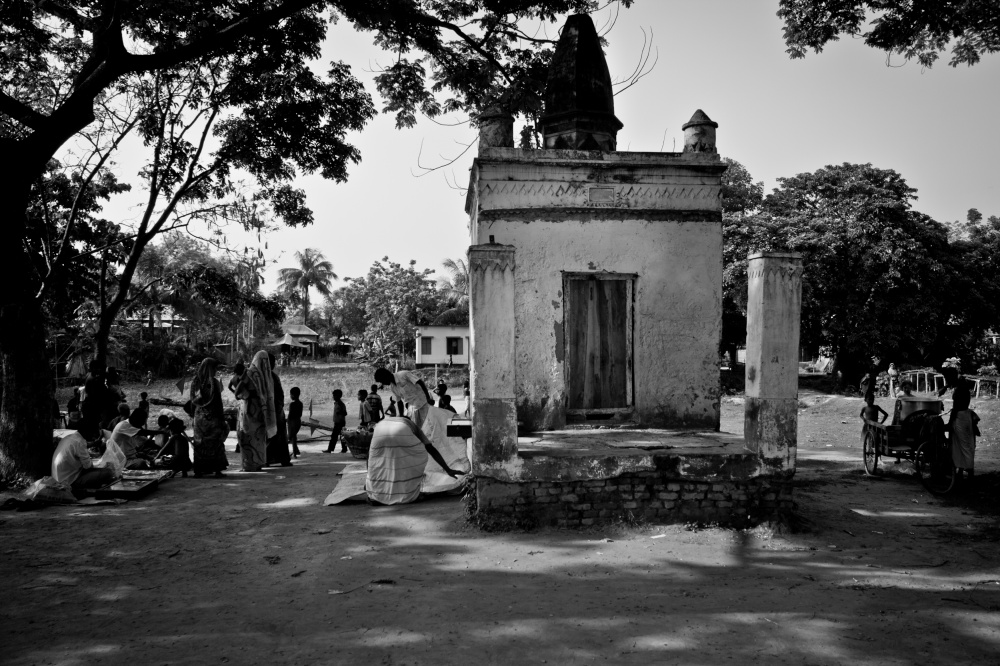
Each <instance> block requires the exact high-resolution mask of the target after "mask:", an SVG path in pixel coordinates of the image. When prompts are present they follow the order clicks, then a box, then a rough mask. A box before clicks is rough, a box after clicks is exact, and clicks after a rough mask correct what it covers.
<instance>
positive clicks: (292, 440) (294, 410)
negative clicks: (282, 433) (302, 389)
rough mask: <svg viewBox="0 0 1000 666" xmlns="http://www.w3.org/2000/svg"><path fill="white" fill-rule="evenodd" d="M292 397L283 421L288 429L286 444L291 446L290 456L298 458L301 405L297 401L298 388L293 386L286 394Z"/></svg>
mask: <svg viewBox="0 0 1000 666" xmlns="http://www.w3.org/2000/svg"><path fill="white" fill-rule="evenodd" d="M288 395H290V396H291V397H292V401H291V403H289V405H288V418H287V419H286V420H285V424H286V427H287V428H288V443H289V444H291V445H292V455H293V456H295V457H296V458H298V457H299V428H301V427H302V403H301V402H300V401H299V387H298V386H293V387H292V389H291V390H290V391H289V392H288Z"/></svg>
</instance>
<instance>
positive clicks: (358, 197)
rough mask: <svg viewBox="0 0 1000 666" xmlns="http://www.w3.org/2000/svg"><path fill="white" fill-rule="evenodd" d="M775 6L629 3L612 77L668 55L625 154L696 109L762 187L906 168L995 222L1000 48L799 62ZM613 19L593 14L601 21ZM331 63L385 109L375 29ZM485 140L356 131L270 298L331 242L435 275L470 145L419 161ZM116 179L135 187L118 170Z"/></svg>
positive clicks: (287, 250) (337, 255) (620, 101)
mask: <svg viewBox="0 0 1000 666" xmlns="http://www.w3.org/2000/svg"><path fill="white" fill-rule="evenodd" d="M776 10H777V3H776V2H773V1H772V2H763V1H757V2H745V1H739V0H728V1H723V0H712V1H711V2H705V1H704V0H685V1H681V0H669V1H667V0H638V2H636V4H635V5H634V6H633V7H632V9H629V10H623V11H622V12H621V14H620V16H619V18H618V21H617V24H616V25H615V26H614V29H613V31H612V32H611V33H610V34H609V35H608V42H609V44H608V48H607V55H608V63H609V67H610V69H611V75H612V78H613V79H615V80H618V79H620V78H624V77H625V76H627V75H628V74H629V73H630V72H631V71H632V70H633V68H634V67H635V65H636V62H637V60H638V58H639V55H640V47H641V45H642V32H641V28H645V29H646V31H647V33H648V32H649V29H650V28H651V29H652V31H653V33H654V37H653V40H654V46H655V47H656V48H658V49H659V62H658V63H657V64H656V67H655V69H654V70H653V71H652V73H651V74H649V76H647V77H646V78H644V79H643V80H642V81H640V82H639V83H638V84H637V85H635V86H634V87H632V88H631V89H629V90H627V91H625V92H624V93H622V94H621V95H619V96H618V97H616V99H615V112H616V114H617V116H618V117H619V119H620V120H621V121H622V122H623V123H624V125H625V127H624V129H623V130H622V131H621V132H619V135H618V146H619V149H620V150H636V151H658V150H660V149H661V145H662V149H663V150H666V151H671V150H674V149H675V143H674V142H675V141H676V148H677V149H679V147H680V146H682V145H683V132H682V131H681V129H680V127H681V125H682V124H683V123H684V122H686V121H687V120H688V119H689V118H690V117H691V115H692V114H693V113H694V111H695V110H696V109H699V108H700V109H703V110H704V111H705V112H706V113H707V114H708V115H709V116H710V117H711V118H712V119H713V120H715V121H716V122H718V123H719V129H718V147H719V151H720V153H721V154H722V155H724V156H727V157H732V158H734V159H736V160H738V161H740V162H742V163H743V164H744V165H745V166H746V167H747V169H749V171H750V173H751V174H752V175H753V177H754V179H755V180H762V181H764V185H765V191H766V192H770V190H771V189H772V188H773V187H774V186H775V179H776V178H778V177H782V176H791V175H794V174H796V173H801V172H806V171H814V170H816V169H818V168H820V167H823V166H825V165H828V164H839V163H842V162H855V163H865V162H871V163H872V164H874V165H875V166H878V167H881V168H891V169H895V170H896V171H898V172H899V173H900V174H901V175H902V176H903V177H904V178H905V179H906V180H907V182H908V183H909V184H910V186H911V187H915V188H917V190H918V193H917V194H918V200H917V202H916V203H915V205H914V207H915V208H916V209H917V210H920V211H922V212H924V213H927V214H929V215H931V216H932V217H933V218H935V219H937V220H938V221H940V222H944V221H949V220H956V219H964V218H965V215H966V211H967V210H968V209H969V208H978V209H979V210H980V212H982V213H983V214H984V215H985V216H989V215H1000V187H997V169H996V166H995V163H996V156H997V155H998V154H1000V131H998V124H1000V123H998V117H1000V116H998V109H1000V104H998V102H1000V85H998V81H1000V55H993V56H987V57H986V58H985V59H984V60H983V62H981V63H980V64H978V65H976V66H974V67H971V68H969V67H964V66H963V67H960V68H958V69H954V68H951V67H949V66H947V60H948V58H949V54H945V55H944V56H943V57H942V60H941V61H939V62H938V63H937V64H936V65H935V67H934V68H933V69H930V70H922V69H921V68H920V67H919V65H916V64H912V63H911V64H907V65H905V66H903V67H898V68H897V67H886V56H885V54H884V53H883V52H881V51H876V50H873V49H870V48H867V47H865V46H864V44H863V43H862V42H861V40H852V39H847V40H842V41H840V42H837V43H834V44H831V45H830V46H828V47H827V49H826V50H825V51H824V52H823V53H822V54H818V55H815V54H812V55H809V56H807V57H806V58H805V59H804V60H794V61H793V60H790V59H789V58H788V56H787V54H785V46H784V42H783V40H782V33H781V30H782V24H781V22H780V21H779V20H778V18H777V17H776V16H775V12H776ZM605 19H606V16H605V17H601V16H597V17H595V23H597V26H598V28H599V29H600V28H601V26H602V24H603V23H604V20H605ZM549 34H555V30H554V29H552V28H550V31H549ZM331 59H337V60H344V61H345V62H347V63H348V64H350V65H352V67H353V68H354V71H355V74H356V75H357V76H358V77H359V78H361V79H362V80H363V81H364V82H365V85H366V87H367V88H368V90H369V92H370V93H371V94H372V95H373V97H375V99H376V104H377V105H378V107H379V108H381V100H380V99H378V97H377V93H376V91H375V87H374V84H373V83H372V82H371V79H372V77H373V74H371V73H368V72H366V71H364V70H366V69H372V68H374V66H375V65H376V63H377V62H379V61H381V62H383V63H385V62H387V61H388V60H389V59H390V58H389V57H388V56H386V55H385V54H383V53H380V51H379V50H378V49H377V48H375V47H373V46H372V44H371V37H370V35H366V34H359V33H356V32H354V31H353V30H352V29H351V27H350V24H348V23H347V22H341V23H340V24H338V25H337V26H335V27H334V28H333V29H332V30H331V34H330V37H329V39H328V42H327V45H326V47H325V50H324V60H325V61H329V60H331ZM901 62H902V61H901V60H900V61H899V63H901ZM445 120H447V119H445ZM454 120H459V119H452V121H454ZM664 133H666V138H665V139H664ZM475 136H476V134H475V132H474V131H473V130H472V129H470V128H469V127H468V126H467V125H466V126H458V127H441V126H438V125H435V124H434V123H432V122H430V121H427V120H423V121H421V122H420V124H419V125H418V126H417V127H416V128H414V129H410V130H402V131H398V130H396V129H395V127H394V120H393V118H392V116H384V115H382V116H379V117H378V118H377V119H376V120H375V121H373V122H372V123H370V124H369V126H368V127H367V129H366V130H365V131H364V132H363V133H361V134H359V135H357V136H356V137H354V142H355V145H357V146H358V147H359V148H360V150H361V153H362V156H363V161H362V163H361V164H359V165H356V166H354V167H352V168H351V169H350V180H349V181H348V182H347V183H346V184H343V185H337V184H334V183H332V182H327V181H324V180H323V179H322V178H320V177H319V176H306V177H303V178H300V179H299V181H298V183H297V186H299V187H302V188H304V189H305V190H306V192H307V195H308V203H309V205H310V207H311V208H312V209H313V211H314V214H315V219H316V223H315V224H314V225H313V226H312V227H308V228H305V229H282V230H281V231H280V232H278V233H274V234H271V236H270V238H269V239H268V241H269V242H268V246H269V247H268V250H267V251H266V252H265V256H266V258H268V259H273V260H275V261H276V263H275V264H272V265H271V266H270V267H269V269H268V271H267V273H266V283H265V286H264V289H265V290H266V291H268V292H269V291H271V290H272V289H273V288H274V285H275V276H276V274H277V269H278V268H279V267H283V266H291V265H293V257H292V254H293V252H294V251H295V250H302V249H304V248H307V247H314V248H318V249H319V250H321V251H322V252H323V253H324V254H325V255H326V257H327V258H328V259H329V260H330V261H331V262H333V265H334V269H335V271H336V273H337V274H338V275H339V276H340V277H341V278H343V277H347V276H349V277H358V276H361V275H364V274H365V273H367V270H368V267H369V266H370V265H371V264H372V262H373V261H375V260H377V259H380V258H382V257H383V256H388V257H389V258H390V259H391V260H393V261H398V262H401V263H404V264H405V263H407V262H408V261H409V260H410V259H415V260H416V261H417V266H418V268H425V267H429V268H434V269H437V270H438V271H439V272H441V261H442V260H443V259H445V258H447V257H462V256H464V254H465V251H466V249H467V247H468V245H469V238H468V232H467V228H466V215H465V211H464V207H465V197H464V193H463V192H459V191H457V190H455V189H453V188H454V185H455V182H456V181H457V183H458V185H459V186H460V187H463V188H464V186H465V185H466V184H467V181H468V168H469V167H470V166H471V164H472V158H473V154H472V151H471V150H470V151H469V152H467V153H466V154H465V155H464V156H463V157H462V158H461V159H459V160H458V161H457V162H456V163H455V164H453V165H452V166H450V167H448V168H446V169H442V170H439V171H435V172H433V173H430V174H429V175H425V176H423V177H419V178H418V177H415V174H418V173H419V172H420V169H419V168H418V161H419V164H423V165H424V166H436V165H440V164H442V163H443V162H445V161H446V160H447V159H449V158H451V157H454V156H455V155H456V154H458V153H459V152H461V150H462V148H463V146H462V145H461V144H465V143H468V142H469V141H471V140H473V139H474V138H475ZM421 144H422V145H423V148H422V156H421ZM473 150H474V148H473ZM120 163H122V164H127V163H128V159H127V158H124V159H122V160H120ZM120 176H121V177H122V178H123V179H124V180H126V181H130V180H131V181H132V182H135V179H134V176H133V174H131V173H127V172H125V171H124V170H123V172H122V173H121V174H120ZM119 205H120V204H118V205H115V206H109V207H108V209H107V211H106V212H107V213H109V214H110V213H113V212H114V211H115V210H116V209H118V207H119Z"/></svg>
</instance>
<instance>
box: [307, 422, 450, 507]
mask: <svg viewBox="0 0 1000 666" xmlns="http://www.w3.org/2000/svg"><path fill="white" fill-rule="evenodd" d="M454 417H455V414H453V413H451V412H449V411H447V410H444V409H438V408H437V407H431V408H430V412H429V414H428V418H427V421H426V422H425V424H424V429H423V430H424V433H425V435H426V436H427V438H428V439H429V440H430V441H431V443H432V444H433V445H434V448H436V449H437V450H438V452H439V453H440V454H441V457H442V458H443V459H444V461H445V462H446V463H447V464H448V466H449V467H451V468H452V469H455V470H461V471H468V470H469V469H470V464H469V456H468V452H467V447H466V443H465V440H463V439H462V438H460V437H448V435H447V431H448V423H449V422H450V421H451V419H452V418H454ZM414 430H415V429H414V426H413V424H412V423H410V422H409V421H408V420H407V419H403V418H400V417H387V418H386V419H385V420H383V421H381V422H380V423H379V424H378V425H377V426H376V427H375V436H374V437H373V438H372V447H371V450H370V452H369V455H368V464H367V466H366V465H365V463H355V464H351V465H348V466H347V467H345V468H344V469H343V471H342V472H341V473H340V474H341V477H340V480H339V481H338V483H337V486H336V487H335V488H334V489H333V492H331V493H330V495H329V496H328V497H327V498H326V500H325V501H324V502H323V503H324V504H325V505H326V506H331V505H334V504H339V503H341V502H344V501H349V500H363V499H365V497H366V496H368V495H371V497H372V499H374V500H376V501H379V502H382V503H383V504H403V503H406V502H412V501H414V500H415V499H417V497H419V495H420V494H431V493H442V492H448V491H451V490H455V489H456V488H458V487H459V486H460V485H461V480H460V479H453V478H451V477H450V476H448V475H447V474H446V473H445V472H444V470H443V469H441V467H440V466H439V465H438V464H437V463H436V462H434V459H433V458H431V457H430V456H429V455H428V454H427V450H426V449H425V448H424V444H423V442H421V441H420V439H419V437H418V436H417V435H416V433H415V431H414ZM380 435H382V436H381V437H380ZM421 461H422V468H421V469H422V473H421V474H420V475H419V476H418V475H417V474H415V473H414V471H415V468H416V467H417V466H418V465H420V464H421ZM366 482H367V484H366ZM366 487H367V489H368V491H367V492H366Z"/></svg>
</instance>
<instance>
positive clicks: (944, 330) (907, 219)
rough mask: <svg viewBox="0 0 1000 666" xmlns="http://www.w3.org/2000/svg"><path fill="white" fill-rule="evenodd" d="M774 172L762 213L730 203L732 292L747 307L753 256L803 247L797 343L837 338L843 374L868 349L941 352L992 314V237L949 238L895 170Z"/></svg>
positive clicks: (928, 355)
mask: <svg viewBox="0 0 1000 666" xmlns="http://www.w3.org/2000/svg"><path fill="white" fill-rule="evenodd" d="M738 180H742V181H743V182H744V183H745V182H746V179H745V178H742V177H741V178H740V179H738ZM778 182H779V187H778V188H777V189H775V190H774V192H772V193H771V194H770V195H768V196H767V197H765V198H764V200H763V201H762V202H761V204H760V210H759V212H757V213H756V214H753V215H749V216H748V215H741V216H737V215H735V214H733V213H727V221H726V236H725V239H726V240H725V243H726V249H725V273H726V282H725V284H726V291H727V297H728V298H729V299H730V300H731V301H732V302H733V303H734V304H735V305H736V306H737V307H738V308H740V309H741V310H743V311H745V293H746V282H745V280H746V256H747V254H749V253H751V252H754V251H758V250H771V251H791V252H800V253H801V254H802V255H803V263H804V267H805V270H804V274H803V296H802V300H803V304H802V323H801V336H802V344H803V346H806V347H812V348H814V349H815V348H817V347H819V346H826V347H830V348H832V349H833V351H834V353H835V355H836V363H837V366H838V370H840V371H841V372H842V373H844V377H845V379H846V380H847V381H849V382H853V381H854V380H855V379H856V378H857V377H859V376H860V374H862V373H863V372H864V371H865V370H866V367H865V366H866V364H867V359H868V358H870V357H871V356H873V355H878V356H881V357H882V358H890V357H891V358H893V359H895V360H897V361H903V362H906V361H911V362H925V361H932V362H934V361H940V359H942V358H944V357H945V356H947V355H949V353H954V352H955V350H957V349H962V348H963V347H966V346H968V345H970V344H973V343H974V341H975V340H978V339H980V338H981V336H982V332H983V331H984V330H985V329H986V328H987V327H988V326H989V325H990V324H991V323H995V322H996V321H997V319H996V309H995V306H992V305H990V304H989V299H990V298H992V297H993V296H992V295H993V294H995V292H994V291H991V290H992V289H994V286H993V285H996V283H997V281H996V279H995V278H991V277H989V276H987V275H986V271H988V270H989V266H990V260H989V259H988V258H987V257H986V254H987V253H989V252H990V251H991V248H990V245H989V243H988V242H984V241H982V240H979V241H977V242H974V243H972V244H966V245H955V246H952V245H949V243H948V235H947V229H946V228H945V226H944V225H942V224H939V223H938V222H936V221H934V220H932V219H931V218H929V217H927V216H926V215H923V214H922V213H918V212H916V211H913V210H911V202H912V201H913V200H914V199H915V198H916V196H915V191H914V190H913V189H912V188H910V187H909V186H908V185H907V184H906V181H905V180H904V179H903V178H902V176H900V175H899V174H898V173H896V172H895V171H892V170H891V169H878V168H875V167H873V166H871V165H870V164H842V165H839V166H828V167H825V168H823V169H819V170H818V171H816V172H814V173H803V174H798V175H796V176H793V177H790V178H779V179H778ZM734 200H735V199H734ZM975 233H977V234H981V235H982V236H983V237H984V238H985V237H987V236H989V233H990V232H989V231H988V230H987V229H985V228H981V229H980V230H979V231H976V232H975ZM998 249H1000V248H998ZM994 274H995V273H994ZM993 302H995V301H993Z"/></svg>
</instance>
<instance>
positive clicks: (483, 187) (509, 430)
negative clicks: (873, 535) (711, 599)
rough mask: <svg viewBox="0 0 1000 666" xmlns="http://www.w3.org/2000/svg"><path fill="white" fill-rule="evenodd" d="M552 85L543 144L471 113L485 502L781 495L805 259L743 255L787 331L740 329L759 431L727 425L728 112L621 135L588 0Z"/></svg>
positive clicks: (570, 505) (516, 510)
mask: <svg viewBox="0 0 1000 666" xmlns="http://www.w3.org/2000/svg"><path fill="white" fill-rule="evenodd" d="M544 101H545V110H544V114H543V115H542V116H541V118H540V120H539V130H540V132H541V137H542V139H541V142H542V149H540V150H522V149H518V148H514V146H513V119H512V118H511V117H510V116H509V115H507V114H505V113H504V112H503V110H502V109H497V110H492V111H491V112H488V113H485V114H483V115H482V116H480V118H479V123H480V145H479V154H478V156H477V158H476V159H475V161H474V164H473V167H472V171H471V178H470V183H469V193H468V199H467V204H466V211H467V212H468V214H469V226H470V235H471V238H472V247H471V248H470V250H469V264H470V282H471V347H472V358H471V366H472V367H471V385H472V427H471V434H472V446H471V450H472V463H473V474H474V481H475V489H476V492H475V497H474V499H475V502H474V513H475V514H476V517H477V518H478V519H479V520H480V521H481V522H483V521H489V520H493V519H496V518H504V519H508V518H513V519H517V520H520V521H522V522H525V523H549V524H559V525H581V524H582V525H586V524H591V523H594V522H604V521H607V520H614V519H619V518H621V517H623V516H624V515H625V514H627V513H631V514H632V515H633V516H636V515H641V516H643V517H645V518H647V519H653V520H657V521H661V522H662V521H670V520H675V519H685V520H687V519H692V518H699V519H708V520H716V521H719V522H734V520H735V518H734V516H739V520H746V519H747V517H748V514H747V510H751V509H752V510H753V511H755V512H756V513H757V514H760V515H761V516H763V514H766V513H769V512H774V511H777V510H780V509H781V508H782V507H787V506H788V505H789V504H790V490H789V489H788V485H787V479H788V478H789V477H790V475H791V474H792V473H793V472H794V450H795V440H794V437H795V427H794V426H795V411H794V408H793V409H792V410H791V414H790V415H789V413H788V410H787V405H788V404H789V403H788V402H787V400H788V399H789V396H787V395H785V394H783V393H781V391H785V392H786V393H788V392H789V391H790V399H791V400H792V404H794V401H795V396H796V394H795V390H796V389H795V385H794V383H793V384H792V385H791V387H789V386H788V381H787V378H786V377H785V375H787V370H788V368H786V367H785V359H784V357H783V354H784V347H783V346H782V345H784V346H787V345H788V344H791V343H794V344H791V346H790V347H789V349H790V350H792V351H791V356H789V357H788V359H787V361H788V364H790V367H791V368H792V369H793V370H795V371H797V364H796V363H795V361H796V360H797V357H796V356H795V350H796V349H797V344H798V300H797V299H798V298H799V296H798V292H799V289H800V287H799V283H798V280H799V278H800V274H801V268H800V266H799V264H798V263H797V262H798V259H797V258H796V257H794V256H789V255H781V256H770V255H768V256H761V257H757V258H755V259H753V260H752V261H751V270H752V271H753V270H756V271H757V272H758V276H757V281H756V282H755V278H754V276H753V275H751V292H752V293H751V296H753V289H754V285H755V284H758V287H759V289H758V292H759V294H758V295H759V296H761V298H760V299H758V305H759V308H758V309H759V311H754V307H755V306H754V305H753V303H751V312H750V319H751V324H750V326H751V328H752V327H754V326H757V327H758V328H759V329H760V330H763V331H765V332H766V334H767V336H768V337H767V339H762V340H761V341H760V342H761V343H762V344H764V345H765V346H766V345H771V347H774V346H775V344H777V346H778V347H781V349H777V347H775V349H770V348H769V349H768V353H769V354H770V355H767V356H766V358H765V357H764V356H762V355H761V354H759V353H758V354H757V355H756V356H754V354H755V353H756V352H759V351H760V349H762V347H761V346H760V345H758V346H757V347H754V348H751V347H750V340H748V368H749V367H750V364H751V363H752V362H753V363H756V365H755V366H754V373H755V374H754V386H751V385H750V382H748V400H747V403H748V414H747V421H748V426H747V431H748V434H747V437H746V438H744V437H740V436H738V435H733V434H726V433H720V432H718V431H719V407H720V405H719V395H720V388H719V368H718V359H719V341H720V335H721V322H722V198H721V197H722V184H721V178H722V174H723V173H724V172H725V169H726V165H725V163H724V162H723V161H722V160H721V159H720V157H719V155H718V152H717V150H716V129H717V127H718V124H717V123H715V122H713V121H712V120H711V119H710V118H709V117H708V116H707V115H706V114H705V113H704V112H702V111H701V110H698V111H696V112H695V113H694V115H693V117H692V118H691V120H690V121H689V122H687V123H686V124H684V126H683V130H684V149H683V152H679V153H674V152H669V153H667V152H657V153H644V152H619V151H617V143H618V132H619V131H620V130H621V129H622V123H621V121H619V120H618V118H617V117H616V116H615V112H614V96H613V92H612V86H611V76H610V73H609V71H608V66H607V63H606V61H605V58H604V54H603V51H602V49H601V45H600V41H599V38H598V35H597V32H596V30H595V28H594V25H593V22H592V21H591V19H590V17H589V16H587V15H576V16H571V17H569V19H568V20H567V23H566V25H565V27H564V28H563V31H562V34H561V37H560V40H559V43H558V46H557V48H556V52H555V54H554V57H553V60H552V64H551V67H550V70H549V77H548V81H547V85H546V92H545V98H544ZM775 279H777V280H778V282H777V283H775V282H774V280H775ZM775 299H777V300H775ZM779 315H780V316H779ZM782 327H783V328H782ZM770 336H777V337H775V338H773V339H772V338H771V337H770ZM751 338H752V336H751ZM771 351H775V352H776V354H777V357H780V358H777V357H776V355H775V354H771V353H770V352H771ZM752 359H756V360H755V361H753V360H752ZM748 373H749V371H748ZM782 373H784V374H782ZM796 375H797V372H796ZM754 387H757V388H760V387H763V389H762V392H760V391H757V392H756V393H755V392H754V391H756V388H754ZM772 389H773V390H777V391H778V393H773V391H772ZM751 404H753V413H752V414H751V413H750V407H749V405H751ZM789 416H790V418H791V419H792V421H791V431H790V432H789V430H788V427H789V423H788V418H789ZM596 426H603V427H601V428H600V429H596ZM789 438H791V439H790V441H789ZM756 517H758V516H750V518H751V519H753V518H756Z"/></svg>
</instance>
